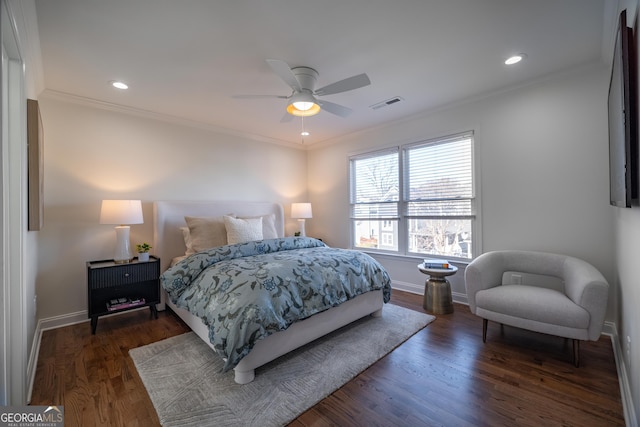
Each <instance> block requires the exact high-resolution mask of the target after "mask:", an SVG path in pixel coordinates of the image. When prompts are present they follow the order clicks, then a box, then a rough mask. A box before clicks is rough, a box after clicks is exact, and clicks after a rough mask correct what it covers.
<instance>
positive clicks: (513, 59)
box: [504, 53, 527, 65]
mask: <svg viewBox="0 0 640 427" xmlns="http://www.w3.org/2000/svg"><path fill="white" fill-rule="evenodd" d="M526 57H527V55H525V54H524V53H519V54H517V55H513V56H512V57H510V58H507V60H506V61H504V63H505V64H507V65H513V64H517V63H518V62H520V61H522V60H523V59H524V58H526Z"/></svg>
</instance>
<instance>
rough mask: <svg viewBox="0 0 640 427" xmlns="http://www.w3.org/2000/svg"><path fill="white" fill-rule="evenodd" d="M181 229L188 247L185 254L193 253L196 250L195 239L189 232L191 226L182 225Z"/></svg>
mask: <svg viewBox="0 0 640 427" xmlns="http://www.w3.org/2000/svg"><path fill="white" fill-rule="evenodd" d="M180 231H182V238H183V239H184V245H185V246H186V247H187V250H186V252H185V253H184V254H185V255H193V254H195V253H196V251H195V250H194V249H193V240H192V239H191V233H190V232H189V227H180Z"/></svg>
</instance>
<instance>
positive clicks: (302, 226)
mask: <svg viewBox="0 0 640 427" xmlns="http://www.w3.org/2000/svg"><path fill="white" fill-rule="evenodd" d="M298 222H299V223H300V237H306V236H307V233H306V232H305V230H304V222H305V221H304V218H300V219H299V220H298Z"/></svg>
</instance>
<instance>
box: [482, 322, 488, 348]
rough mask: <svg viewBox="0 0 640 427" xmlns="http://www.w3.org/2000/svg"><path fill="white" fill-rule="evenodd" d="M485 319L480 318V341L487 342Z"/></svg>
mask: <svg viewBox="0 0 640 427" xmlns="http://www.w3.org/2000/svg"><path fill="white" fill-rule="evenodd" d="M488 323H489V321H488V320H487V319H482V342H487V324H488Z"/></svg>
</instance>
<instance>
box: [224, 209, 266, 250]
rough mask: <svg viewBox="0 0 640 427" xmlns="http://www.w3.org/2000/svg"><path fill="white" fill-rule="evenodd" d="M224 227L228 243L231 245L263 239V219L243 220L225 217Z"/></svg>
mask: <svg viewBox="0 0 640 427" xmlns="http://www.w3.org/2000/svg"><path fill="white" fill-rule="evenodd" d="M224 226H225V227H226V229H227V243H228V244H230V245H233V244H235V243H245V242H251V241H253V240H262V238H263V237H262V217H258V218H246V219H242V218H234V217H232V216H228V215H225V216H224Z"/></svg>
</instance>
